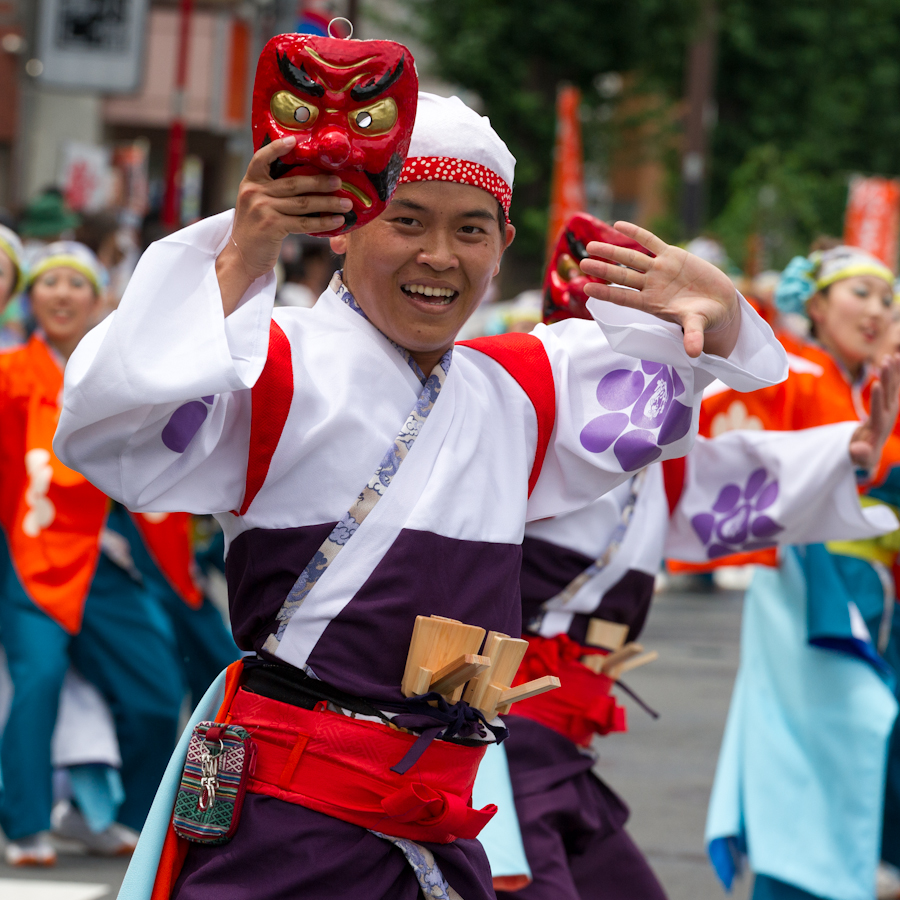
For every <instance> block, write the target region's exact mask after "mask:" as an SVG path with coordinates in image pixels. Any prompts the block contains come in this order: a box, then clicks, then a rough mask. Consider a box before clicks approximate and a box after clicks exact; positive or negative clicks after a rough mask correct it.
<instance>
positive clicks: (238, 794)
mask: <svg viewBox="0 0 900 900" xmlns="http://www.w3.org/2000/svg"><path fill="white" fill-rule="evenodd" d="M255 762H256V745H255V744H254V743H253V741H252V740H251V739H250V734H249V733H248V732H247V730H246V729H244V728H241V726H240V725H222V724H219V723H216V722H200V723H198V724H197V726H196V727H195V728H194V731H193V733H192V734H191V739H190V742H189V743H188V751H187V759H186V760H185V763H184V772H182V775H181V784H180V785H179V786H178V794H177V795H176V797H175V811H174V814H173V816H172V825H173V827H174V828H175V833H176V834H177V835H178V836H179V837H182V838H184V839H185V840H188V841H194V842H195V843H198V844H224V843H226V842H227V841H229V840H231V838H232V837H233V835H234V833H235V831H237V827H238V823H239V821H240V818H241V807H242V806H243V804H244V794H245V793H246V791H247V781H248V780H249V778H250V776H251V775H252V774H253V769H254V768H255Z"/></svg>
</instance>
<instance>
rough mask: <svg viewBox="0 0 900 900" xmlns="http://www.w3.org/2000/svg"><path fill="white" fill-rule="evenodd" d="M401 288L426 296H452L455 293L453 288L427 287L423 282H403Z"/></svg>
mask: <svg viewBox="0 0 900 900" xmlns="http://www.w3.org/2000/svg"><path fill="white" fill-rule="evenodd" d="M403 290H405V291H409V292H410V293H411V294H424V295H425V296H426V297H452V296H454V295H455V294H456V291H454V290H453V288H442V287H428V286H427V285H424V284H404V285H403Z"/></svg>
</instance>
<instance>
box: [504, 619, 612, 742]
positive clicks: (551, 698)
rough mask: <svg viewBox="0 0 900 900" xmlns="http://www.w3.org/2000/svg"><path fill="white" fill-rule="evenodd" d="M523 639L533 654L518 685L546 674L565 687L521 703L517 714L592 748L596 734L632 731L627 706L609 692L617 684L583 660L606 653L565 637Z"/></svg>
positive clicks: (524, 664)
mask: <svg viewBox="0 0 900 900" xmlns="http://www.w3.org/2000/svg"><path fill="white" fill-rule="evenodd" d="M523 637H524V638H525V639H526V640H527V641H528V650H527V651H526V653H525V659H523V660H522V664H521V665H520V666H519V671H518V673H517V674H516V680H515V683H514V685H513V686H515V685H518V684H523V683H524V682H526V681H531V680H533V679H535V678H542V677H543V676H545V675H556V676H557V677H558V678H559V680H560V681H561V682H562V686H561V687H560V688H558V689H557V690H555V691H548V692H547V693H545V694H538V696H536V697H530V698H529V699H527V700H520V701H519V702H517V703H516V705H515V707H514V708H513V714H514V715H517V716H522V717H523V718H525V719H531V720H532V721H534V722H539V723H540V724H541V725H544V726H546V727H547V728H551V729H552V730H553V731H556V732H557V733H559V734H561V735H563V736H564V737H567V738H568V739H569V740H570V741H572V743H573V744H578V745H579V746H581V747H586V746H588V744H590V742H591V738H592V736H593V735H595V734H609V733H610V732H612V731H626V730H627V725H626V721H625V708H624V707H622V706H619V705H618V704H617V703H616V701H615V698H613V697H612V696H610V693H609V692H610V690H611V689H612V687H613V685H614V684H615V682H614V681H613V680H612V679H611V678H608V677H607V676H606V675H601V674H597V673H596V672H593V671H591V670H590V669H589V668H588V667H587V666H585V665H583V664H582V662H581V657H582V656H589V655H595V654H603V651H600V650H597V649H595V648H590V647H583V646H581V644H579V643H578V642H577V641H573V640H572V639H571V638H570V637H569V636H568V635H565V634H559V635H557V636H556V637H553V638H544V637H538V636H537V635H528V634H526V635H523Z"/></svg>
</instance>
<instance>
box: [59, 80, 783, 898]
mask: <svg viewBox="0 0 900 900" xmlns="http://www.w3.org/2000/svg"><path fill="white" fill-rule="evenodd" d="M292 142H293V139H292V138H287V139H280V140H278V141H275V142H273V143H272V144H270V145H268V146H266V147H264V148H262V149H261V150H260V151H259V152H258V153H257V154H256V155H255V157H254V158H253V160H252V161H251V163H250V166H249V168H248V171H247V175H246V177H245V179H244V182H243V183H242V186H241V189H240V192H239V196H238V202H237V208H236V211H235V212H229V213H224V214H222V215H220V216H216V217H214V218H212V219H209V220H206V221H203V222H200V223H198V224H196V225H194V226H191V227H190V228H187V229H185V230H184V231H181V232H179V233H177V234H174V235H172V236H171V237H169V238H166V239H165V240H163V241H161V242H160V243H158V244H156V245H154V246H153V247H152V248H151V249H150V250H149V251H148V252H147V253H146V254H145V256H144V257H143V259H142V260H141V262H140V264H139V266H138V269H137V271H136V272H135V275H134V278H133V280H132V283H131V285H130V286H129V289H128V292H127V293H126V295H125V297H124V299H123V301H122V304H121V306H120V307H119V309H118V311H117V312H116V313H115V314H114V315H113V316H111V317H110V318H109V319H107V320H106V322H104V323H103V324H102V325H101V326H99V327H98V328H97V329H96V330H95V331H94V332H92V333H91V334H90V335H89V336H88V337H87V338H86V339H85V341H84V342H83V343H82V345H81V346H80V347H79V348H78V350H77V351H76V353H75V355H74V356H73V358H72V362H71V365H70V366H69V369H68V371H67V373H66V378H67V381H66V392H65V410H64V412H63V415H62V418H61V420H60V426H59V430H58V432H57V438H56V449H57V452H58V453H59V455H60V458H61V459H63V460H65V461H66V462H67V463H68V464H69V465H71V466H73V467H75V468H77V469H79V470H80V471H82V472H84V473H85V474H86V475H87V476H88V477H89V478H90V479H91V480H92V481H94V482H96V483H97V484H98V485H100V486H101V487H102V488H103V489H104V490H105V491H106V492H107V493H109V494H110V495H112V496H113V497H116V498H117V499H119V500H121V501H123V502H124V503H125V504H126V505H127V506H129V508H132V509H137V510H143V511H163V510H173V509H182V510H188V511H191V512H197V513H201V512H206V513H213V514H215V515H216V517H217V519H218V520H219V521H220V522H221V523H222V526H223V528H224V530H225V534H226V538H227V541H228V550H227V563H226V574H227V577H228V582H229V593H230V605H231V620H232V627H233V630H234V633H235V637H236V639H237V642H238V644H239V645H240V646H241V647H243V648H245V649H247V650H254V651H256V653H257V654H258V656H257V657H256V658H255V659H252V660H246V661H245V662H244V664H243V669H242V672H241V673H240V689H239V690H237V692H236V694H234V695H233V696H232V695H229V696H230V697H232V698H231V699H230V700H229V701H228V704H226V705H227V709H223V710H222V711H221V713H220V714H221V715H223V716H224V715H225V713H226V712H227V714H228V717H229V718H228V720H229V721H231V722H234V723H236V724H240V725H243V726H244V727H246V728H248V729H249V730H250V731H251V732H252V734H253V736H254V740H255V741H256V744H257V751H258V754H257V764H256V770H255V774H254V775H253V776H252V777H250V779H249V782H248V793H247V796H246V800H245V802H244V806H243V811H242V813H241V817H242V818H241V822H240V827H239V828H238V829H237V831H236V833H235V834H234V837H233V838H232V839H231V840H230V842H229V843H227V844H223V845H220V846H203V845H201V844H192V845H191V846H190V848H188V847H187V844H185V843H182V844H181V845H180V846H181V851H180V854H179V853H175V852H174V851H173V853H174V856H173V855H172V854H170V855H169V856H168V857H166V859H167V860H168V861H167V862H166V863H165V865H164V866H161V867H160V870H159V874H158V876H157V882H156V890H155V892H154V894H153V897H154V900H158V898H160V897H166V896H169V895H171V896H173V897H177V898H179V900H207V898H209V900H244V898H247V900H250V898H252V900H268V898H276V897H278V898H280V897H292V898H319V897H324V896H328V897H331V898H343V897H347V898H349V897H354V898H356V897H360V896H365V897H366V898H369V900H378V898H392V900H396V898H402V900H414V898H416V897H418V896H420V892H422V891H424V892H425V893H426V895H427V896H429V897H459V896H461V897H464V898H466V900H488V898H492V897H493V890H492V887H491V877H490V872H489V869H488V866H487V861H486V859H485V857H484V853H483V851H482V850H481V847H480V845H479V844H478V842H477V841H476V840H474V837H475V835H477V833H478V831H479V830H480V828H481V827H483V825H484V823H485V821H486V820H487V818H489V816H490V814H491V810H490V809H485V810H482V811H479V810H473V809H471V807H470V806H469V801H470V798H471V785H472V780H473V778H474V773H475V770H476V768H477V764H478V760H479V759H480V756H481V754H482V753H483V749H484V746H483V742H484V741H486V740H493V739H494V737H495V736H501V737H502V735H503V734H504V729H503V727H502V722H501V720H499V719H496V720H492V721H491V722H490V723H486V722H483V721H479V720H478V717H477V716H476V715H475V714H474V713H473V712H472V711H471V710H469V709H468V708H467V706H466V704H465V703H464V702H460V703H458V704H455V705H452V706H449V707H448V706H447V704H446V703H444V701H441V703H440V704H439V707H438V708H437V709H434V708H433V707H430V706H428V704H427V703H423V702H421V701H419V702H416V701H414V700H410V699H409V698H407V697H405V696H404V694H403V692H402V691H401V680H402V677H403V672H404V664H405V661H406V656H407V651H408V648H409V643H410V638H411V636H412V633H413V626H414V623H415V620H416V616H419V615H422V616H429V615H439V616H444V617H448V618H452V619H457V620H460V621H461V622H465V623H468V624H471V625H476V626H480V627H481V628H484V629H485V630H486V631H497V632H503V633H505V634H511V635H516V634H519V633H520V630H521V621H520V619H521V615H520V598H519V587H518V585H519V566H520V559H521V542H522V535H523V530H524V526H525V522H526V520H531V519H539V518H544V517H546V516H551V515H558V514H560V513H563V512H566V511H569V510H572V509H577V508H580V507H582V506H584V505H586V504H587V503H589V502H590V501H592V500H593V499H595V498H596V497H598V496H600V495H601V494H603V493H605V492H606V491H608V490H610V489H612V488H613V487H615V486H616V485H618V484H620V483H621V482H622V481H624V480H625V479H626V478H627V477H628V473H629V472H631V471H634V470H636V469H638V468H640V467H641V466H643V465H646V464H647V462H650V461H652V460H654V459H659V458H663V457H670V456H680V455H682V454H684V453H685V452H686V451H687V449H688V448H689V446H690V444H691V441H692V435H693V432H694V431H695V430H696V428H695V425H694V422H695V421H696V411H697V407H698V405H699V400H700V394H701V391H702V389H703V388H704V386H705V385H707V384H709V383H710V382H711V381H712V380H713V379H714V378H716V377H719V378H721V379H722V380H723V381H725V382H726V383H727V384H729V385H731V386H733V387H735V388H737V389H740V390H752V389H755V388H757V387H759V386H762V385H765V384H769V383H772V382H776V381H778V380H780V379H781V378H783V377H784V374H785V369H786V367H785V358H784V353H783V351H782V350H781V349H780V347H779V345H778V344H777V343H776V342H775V340H774V337H773V336H772V334H771V332H770V331H769V329H768V327H767V326H766V325H765V324H764V323H763V322H762V321H761V320H760V319H759V318H758V317H757V316H756V315H755V314H754V313H753V312H752V310H751V309H750V308H749V307H748V306H747V305H746V304H745V303H744V302H743V301H742V300H740V299H739V298H738V297H737V296H736V294H735V291H734V288H733V287H732V286H731V284H730V282H729V281H728V279H727V278H725V277H724V276H723V275H721V273H719V272H718V270H716V269H715V268H714V267H712V266H709V265H708V264H706V263H704V262H702V261H700V260H698V259H696V258H694V257H691V256H689V255H688V254H686V253H685V252H684V251H682V250H678V249H676V248H672V247H668V246H667V245H666V244H664V243H663V242H662V241H660V240H659V239H658V238H656V237H654V236H653V235H651V234H649V233H648V232H644V231H642V230H641V229H637V228H635V226H625V225H623V226H622V227H623V228H627V229H630V233H631V234H633V235H635V236H637V237H638V239H640V240H642V241H644V242H646V244H647V246H648V248H649V249H650V250H652V251H653V252H654V253H655V254H656V256H655V258H650V257H647V256H645V255H643V254H639V255H638V254H634V255H633V256H625V257H623V256H622V255H621V253H620V251H621V250H622V248H618V249H616V248H611V247H609V246H608V245H601V244H596V245H592V246H591V248H589V249H592V250H593V251H595V255H596V256H598V257H602V258H603V259H606V260H613V261H614V262H615V263H624V264H627V266H628V268H623V267H620V266H619V265H616V264H612V263H609V262H603V261H602V260H601V259H595V260H592V261H590V262H585V264H584V265H585V266H586V267H590V268H591V269H592V273H593V274H597V275H598V276H599V277H607V278H608V279H610V280H613V281H616V282H618V283H619V284H622V285H624V287H614V286H610V285H597V286H595V287H596V294H597V296H601V297H602V298H603V299H607V300H611V301H613V303H596V304H595V305H593V306H592V312H593V314H594V316H595V318H596V319H597V322H599V323H600V325H599V326H598V324H597V322H593V321H574V320H573V321H571V322H565V323H561V324H560V325H556V326H553V327H551V328H547V327H543V326H539V327H538V329H536V331H535V333H534V334H533V335H509V336H505V337H503V338H497V339H491V340H482V341H475V342H470V343H469V344H467V345H459V346H456V347H455V348H454V339H455V336H456V334H457V332H458V330H459V329H460V328H461V326H462V325H463V323H464V322H465V321H466V319H467V318H468V316H469V315H470V314H471V312H472V311H473V310H474V308H475V307H476V306H477V304H478V303H479V302H480V300H481V298H482V297H483V296H484V293H485V291H486V289H487V287H488V284H489V283H490V281H491V279H492V278H493V277H494V276H495V275H496V274H497V272H498V271H499V266H500V261H501V258H502V255H503V252H504V250H505V249H506V247H507V246H508V245H509V243H510V242H511V241H512V239H513V236H514V234H515V230H514V228H513V227H512V225H510V224H509V222H508V211H509V201H510V197H511V194H512V182H513V169H514V164H515V161H514V159H513V157H512V155H511V154H510V152H509V150H508V149H507V148H506V146H505V144H504V143H503V141H502V140H501V139H500V138H499V137H498V136H497V134H496V133H495V132H494V130H493V129H492V128H491V126H490V123H489V122H488V120H487V119H485V118H482V117H480V116H478V115H477V114H475V113H474V112H473V111H472V110H470V109H468V108H467V107H466V106H465V105H464V104H463V103H461V102H460V101H459V100H458V99H457V98H451V99H449V100H448V99H442V98H440V97H435V96H433V95H429V94H422V95H420V99H419V106H418V112H417V116H416V124H415V130H414V133H413V138H412V144H411V147H410V152H409V155H408V158H407V160H406V163H405V166H404V169H403V172H402V175H401V177H400V184H399V187H398V188H397V191H396V193H395V195H394V197H393V200H392V202H391V203H390V205H389V206H388V208H387V209H386V210H385V212H384V213H383V214H382V215H381V216H379V217H378V218H377V219H375V220H374V221H372V222H371V223H369V224H367V225H365V226H363V227H361V228H359V229H358V230H356V231H353V232H351V233H349V234H345V235H341V236H339V237H335V238H332V246H333V248H334V249H335V250H336V251H337V252H338V253H343V254H345V261H344V267H343V272H342V273H338V274H337V275H336V276H335V278H334V279H333V281H332V283H331V285H330V286H329V288H328V289H327V290H326V291H325V292H324V293H323V295H322V297H321V298H320V300H319V301H318V303H317V304H316V305H315V306H314V307H313V308H312V309H308V310H307V309H293V308H284V309H278V310H275V312H274V315H273V311H272V305H273V295H274V287H275V283H274V276H273V275H272V267H273V266H274V263H275V261H276V259H277V256H278V251H279V249H280V246H281V241H282V240H283V238H284V237H285V235H286V234H288V233H290V232H315V231H329V230H333V229H334V228H336V227H339V226H340V224H341V221H342V219H341V217H340V216H341V210H342V209H343V210H346V209H347V206H346V202H345V201H342V200H341V199H339V198H337V197H334V196H332V195H331V194H329V191H334V190H336V189H337V188H338V187H339V184H338V183H336V182H338V181H339V180H338V179H337V178H332V179H329V178H328V177H327V176H318V177H314V178H309V177H299V176H298V177H287V178H283V179H281V180H277V181H273V180H272V179H271V177H270V175H269V173H270V169H271V163H272V162H273V161H274V160H275V159H278V158H279V157H280V156H281V155H284V154H285V153H287V152H289V150H290V148H291V147H292V146H293V143H292ZM342 204H343V205H342ZM629 252H630V251H629ZM638 256H640V259H638ZM616 304H623V305H622V306H619V305H616ZM629 307H639V309H633V308H629ZM648 313H652V315H651V314H648ZM654 316H655V317H654ZM704 349H705V351H706V352H701V351H702V350H704ZM712 354H716V355H712ZM645 382H646V383H647V384H646V387H645ZM231 684H232V685H235V684H236V682H234V680H232V682H231ZM351 713H352V714H353V717H351V715H350V714H351ZM390 718H393V722H392V726H388V725H387V724H386V721H387V720H388V719H390ZM220 721H221V719H220ZM488 724H489V725H490V728H488V727H486V726H487V725H488ZM398 725H399V726H402V729H403V730H398V729H397V726H398ZM404 730H405V731H404ZM410 733H411V734H412V735H415V734H418V733H423V737H422V738H421V739H416V738H415V737H411V736H410ZM435 733H437V734H438V735H439V739H437V740H434V741H432V742H431V743H430V744H428V740H429V739H430V738H431V737H433V736H434V735H435ZM426 746H427V749H424V752H421V751H422V748H423V747H426ZM291 748H293V749H291ZM354 748H356V749H354ZM420 752H421V755H419V754H420ZM172 841H174V838H172V839H170V841H169V843H168V844H167V846H168V847H169V848H171V847H172V846H173V844H172ZM167 852H168V851H167ZM173 859H174V860H175V862H174V863H173V862H172V860H173ZM181 860H183V867H181ZM179 871H180V874H179ZM137 877H138V876H135V878H137ZM129 896H135V895H134V894H130V895H129ZM148 896H149V894H148Z"/></svg>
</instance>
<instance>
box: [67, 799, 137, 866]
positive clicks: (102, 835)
mask: <svg viewBox="0 0 900 900" xmlns="http://www.w3.org/2000/svg"><path fill="white" fill-rule="evenodd" d="M50 820H51V822H52V823H53V836H54V837H58V838H61V839H62V840H64V841H77V842H78V843H79V844H81V845H82V846H83V847H85V848H86V849H87V851H88V853H94V854H96V855H98V856H130V855H131V854H132V853H133V852H134V848H135V847H136V846H137V842H138V834H137V832H136V831H132V829H130V828H127V827H126V826H125V825H120V824H119V823H118V822H113V824H112V825H110V826H109V828H106V829H105V830H104V831H100V832H94V831H91V829H90V828H89V827H88V823H87V822H86V821H85V819H84V816H83V815H82V814H81V812H80V811H79V810H78V809H76V808H75V807H74V806H72V804H71V803H69V801H68V800H64V801H62V802H60V803H57V804H56V806H55V807H54V808H53V814H52V815H51V817H50Z"/></svg>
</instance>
